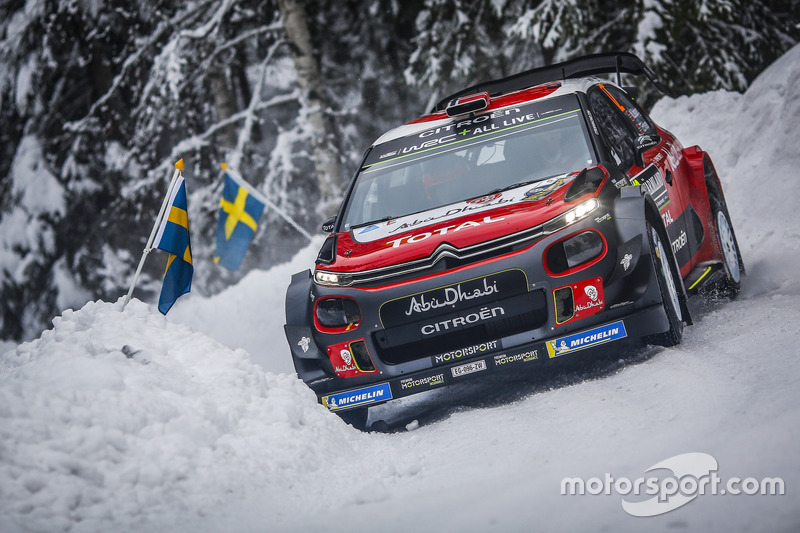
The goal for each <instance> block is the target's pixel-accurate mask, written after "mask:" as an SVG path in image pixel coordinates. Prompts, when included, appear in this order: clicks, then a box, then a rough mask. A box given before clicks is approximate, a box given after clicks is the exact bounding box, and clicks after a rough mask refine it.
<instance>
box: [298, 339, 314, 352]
mask: <svg viewBox="0 0 800 533" xmlns="http://www.w3.org/2000/svg"><path fill="white" fill-rule="evenodd" d="M310 342H311V339H309V338H308V337H303V338H302V339H300V341H299V342H298V343H297V345H298V346H299V347H301V348H302V349H303V353H306V352H307V351H308V345H309V343H310Z"/></svg>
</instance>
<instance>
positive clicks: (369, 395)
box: [322, 383, 392, 411]
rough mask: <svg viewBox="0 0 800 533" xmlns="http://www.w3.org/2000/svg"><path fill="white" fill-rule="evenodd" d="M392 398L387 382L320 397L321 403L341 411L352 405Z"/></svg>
mask: <svg viewBox="0 0 800 533" xmlns="http://www.w3.org/2000/svg"><path fill="white" fill-rule="evenodd" d="M391 399H392V389H391V388H390V387H389V384H388V383H380V384H378V385H372V386H371V387H364V388H362V389H356V390H351V391H348V392H339V393H337V394H331V395H330V396H323V397H322V405H324V406H325V407H327V408H328V409H330V410H331V411H341V410H343V409H350V408H353V407H362V406H364V405H369V404H373V403H378V402H385V401H387V400H391Z"/></svg>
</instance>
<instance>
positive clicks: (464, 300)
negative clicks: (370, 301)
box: [380, 269, 528, 327]
mask: <svg viewBox="0 0 800 533" xmlns="http://www.w3.org/2000/svg"><path fill="white" fill-rule="evenodd" d="M527 289H528V281H527V278H526V277H525V273H524V272H522V271H521V270H518V269H512V270H504V271H502V272H497V273H494V274H489V275H488V276H484V277H480V278H474V279H470V280H466V281H462V282H460V283H454V284H452V285H447V286H445V287H437V288H435V289H431V290H428V291H425V292H422V293H418V294H414V295H411V296H403V297H402V298H396V299H394V300H389V301H388V302H386V303H384V304H383V305H381V308H380V317H381V323H382V324H383V326H384V327H392V326H395V325H399V324H406V323H408V319H409V318H411V319H415V318H417V317H425V316H435V315H441V314H445V313H447V312H448V311H453V310H455V309H458V308H459V307H461V308H463V307H467V306H469V307H475V306H477V305H480V304H481V302H482V301H485V300H492V301H494V300H498V299H501V298H509V297H511V296H516V295H518V294H523V293H525V292H527Z"/></svg>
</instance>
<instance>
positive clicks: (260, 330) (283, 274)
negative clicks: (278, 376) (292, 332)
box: [168, 237, 324, 374]
mask: <svg viewBox="0 0 800 533" xmlns="http://www.w3.org/2000/svg"><path fill="white" fill-rule="evenodd" d="M323 240H324V237H318V238H317V239H315V240H314V241H313V242H312V243H310V244H309V245H308V246H306V247H305V248H303V249H302V250H300V251H299V252H298V253H297V254H295V256H294V257H293V258H292V260H291V261H289V262H288V263H285V264H282V265H277V266H275V267H273V268H271V269H269V270H253V271H251V272H250V273H248V274H247V275H246V276H245V277H244V278H243V279H242V280H241V281H240V282H239V283H237V284H236V285H234V286H232V287H228V288H227V289H225V290H224V291H222V292H221V293H219V294H216V295H214V296H211V297H208V298H205V297H202V296H199V295H195V294H191V293H189V294H188V295H186V296H183V297H181V298H179V299H178V302H177V303H176V304H175V307H173V309H172V310H171V311H170V312H169V315H168V317H169V320H170V321H172V322H176V323H184V324H188V325H190V326H191V327H192V328H194V329H195V330H197V331H202V332H203V333H205V334H207V335H209V336H210V337H212V338H214V339H216V340H218V341H219V342H221V343H223V344H225V345H227V346H229V347H231V348H243V349H244V350H246V351H247V352H248V353H249V354H250V357H251V359H252V360H253V361H254V362H256V363H258V364H260V365H261V366H262V367H263V368H265V369H266V370H269V371H271V372H282V373H289V374H294V365H293V364H292V358H291V356H290V355H289V348H288V346H286V337H285V335H284V333H283V325H284V323H285V322H286V318H285V316H284V306H283V299H284V297H285V295H286V289H287V288H288V287H289V282H290V281H291V278H292V275H293V274H295V273H296V272H300V271H302V270H306V269H308V268H310V267H312V266H313V265H314V260H315V259H316V257H317V253H318V252H319V248H320V246H322V242H323Z"/></svg>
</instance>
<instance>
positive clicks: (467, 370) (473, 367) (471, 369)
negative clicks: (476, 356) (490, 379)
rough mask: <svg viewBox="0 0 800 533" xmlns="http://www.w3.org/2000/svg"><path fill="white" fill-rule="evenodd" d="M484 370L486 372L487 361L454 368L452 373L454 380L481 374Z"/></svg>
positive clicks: (482, 360)
mask: <svg viewBox="0 0 800 533" xmlns="http://www.w3.org/2000/svg"><path fill="white" fill-rule="evenodd" d="M482 370H486V360H485V359H481V360H480V361H475V362H472V363H465V364H463V365H459V366H454V367H453V368H451V369H450V372H451V373H452V374H453V377H454V378H457V377H459V376H466V375H467V374H474V373H475V372H480V371H482Z"/></svg>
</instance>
